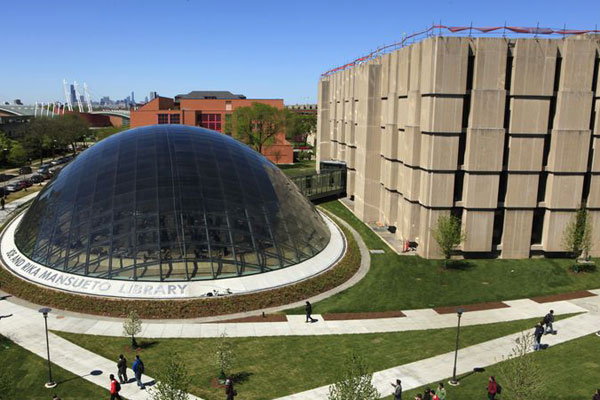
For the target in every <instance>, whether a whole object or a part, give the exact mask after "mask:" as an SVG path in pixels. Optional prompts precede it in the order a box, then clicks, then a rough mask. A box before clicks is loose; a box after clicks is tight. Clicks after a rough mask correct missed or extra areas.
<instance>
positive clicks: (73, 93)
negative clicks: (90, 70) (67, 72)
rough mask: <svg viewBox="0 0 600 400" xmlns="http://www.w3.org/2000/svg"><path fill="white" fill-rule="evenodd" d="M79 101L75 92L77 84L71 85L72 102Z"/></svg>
mask: <svg viewBox="0 0 600 400" xmlns="http://www.w3.org/2000/svg"><path fill="white" fill-rule="evenodd" d="M75 103H77V95H76V94H75V85H73V84H72V85H71V104H75Z"/></svg>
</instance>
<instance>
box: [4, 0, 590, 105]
mask: <svg viewBox="0 0 600 400" xmlns="http://www.w3.org/2000/svg"><path fill="white" fill-rule="evenodd" d="M383 3H386V4H383ZM359 4H360V3H359V2H355V1H350V2H343V3H342V2H339V1H334V2H327V3H326V4H322V3H318V2H313V1H306V2H302V3H291V4H288V3H285V4H282V3H278V2H272V1H263V2H260V3H258V4H252V5H250V4H246V3H244V2H239V1H234V2H232V3H231V4H230V6H229V7H228V9H225V8H222V7H220V6H219V5H217V4H203V3H200V2H198V1H184V0H176V1H173V2H171V3H170V4H169V8H170V9H171V10H173V12H170V13H165V12H164V11H165V10H164V3H161V2H158V1H146V2H144V3H143V7H142V3H140V2H133V1H131V2H112V3H108V4H103V5H102V7H100V6H98V5H88V4H82V3H80V2H74V1H66V2H64V3H61V5H62V6H61V7H60V8H59V7H56V6H55V5H54V4H51V3H48V4H43V3H40V4H38V5H36V7H35V10H36V12H35V13H31V10H30V7H29V6H28V5H25V4H18V3H15V2H11V3H9V4H7V5H5V7H4V9H3V16H4V18H3V20H4V22H5V24H4V30H3V32H4V33H3V35H4V38H5V40H6V41H7V43H11V44H12V45H13V50H11V52H9V53H8V54H6V55H5V61H6V63H5V65H3V67H2V68H3V71H4V74H3V75H2V78H0V101H1V102H4V101H10V102H12V101H13V100H14V99H21V100H22V101H23V103H25V104H32V103H34V102H35V101H38V102H41V101H43V102H49V101H59V100H61V99H62V100H64V99H63V98H64V95H63V93H62V79H64V78H66V79H67V80H68V81H69V82H72V81H73V80H77V81H78V82H87V83H88V86H89V88H90V94H91V96H92V100H94V101H99V100H100V99H101V98H102V97H104V96H108V97H110V98H111V99H122V98H126V97H127V96H128V95H129V94H130V93H131V92H132V91H133V92H137V93H138V94H142V96H141V97H139V98H140V99H142V98H144V96H146V94H147V93H150V91H156V92H158V93H159V94H160V95H163V96H169V97H173V96H175V95H177V94H180V93H187V92H189V91H191V90H230V91H232V92H234V93H244V94H245V95H246V96H248V97H252V98H283V99H284V101H285V103H286V104H294V103H315V102H316V95H317V82H318V79H319V76H320V75H321V73H323V72H325V71H327V70H328V69H330V68H332V67H336V66H338V65H342V64H344V63H346V62H348V61H350V60H352V59H354V58H355V57H357V56H359V55H361V54H365V53H368V52H370V51H371V50H373V49H375V48H377V47H378V46H380V45H383V44H389V43H393V42H395V41H398V40H400V39H401V38H402V35H403V34H410V33H412V32H416V31H419V30H422V29H423V28H425V27H427V26H431V25H432V24H433V23H439V22H442V23H444V24H448V25H466V26H469V24H473V25H478V26H487V25H503V24H504V23H507V24H509V25H514V26H540V27H554V28H562V27H564V26H566V27H570V28H581V29H584V28H587V29H594V28H595V27H596V26H597V25H598V21H597V19H598V17H597V16H598V15H599V13H598V11H600V6H599V5H598V3H597V2H593V1H581V2H577V3H565V2H548V1H545V2H542V1H531V2H527V3H522V2H516V1H508V2H503V3H502V4H496V3H485V4H482V3H481V2H475V1H465V2H460V4H457V3H454V2H434V3H433V4H432V5H430V6H429V7H428V8H429V9H430V10H434V11H433V13H424V12H423V8H422V7H421V6H420V5H419V4H412V3H402V4H401V3H398V2H391V1H389V2H382V3H381V4H379V5H378V6H377V7H376V6H374V7H372V8H371V9H368V10H366V9H365V8H364V7H359ZM231 9H233V10H234V11H235V12H231ZM383 9H385V10H386V12H385V13H382V12H381V10H383ZM516 9H518V10H519V12H518V14H517V13H516V12H515V10H516ZM24 15H27V18H23V16H24ZM91 16H92V17H93V18H91ZM334 16H335V18H334ZM65 26H69V33H68V34H67V35H59V36H60V37H61V38H62V39H61V40H51V41H49V42H48V44H47V45H44V46H41V44H42V41H41V39H42V38H44V37H47V36H48V35H49V34H50V35H51V36H52V34H53V33H59V32H61V30H62V29H63V27H65ZM123 27H127V31H124V30H123V29H122V28H123ZM138 96H139V95H138Z"/></svg>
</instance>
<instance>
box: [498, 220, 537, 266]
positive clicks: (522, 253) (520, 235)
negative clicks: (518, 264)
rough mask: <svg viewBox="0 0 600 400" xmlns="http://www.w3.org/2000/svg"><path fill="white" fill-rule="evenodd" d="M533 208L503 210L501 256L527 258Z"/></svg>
mask: <svg viewBox="0 0 600 400" xmlns="http://www.w3.org/2000/svg"><path fill="white" fill-rule="evenodd" d="M532 224H533V210H511V209H507V210H505V211H504V229H503V234H502V254H501V256H502V258H527V257H529V252H530V247H531V245H530V243H531V229H532Z"/></svg>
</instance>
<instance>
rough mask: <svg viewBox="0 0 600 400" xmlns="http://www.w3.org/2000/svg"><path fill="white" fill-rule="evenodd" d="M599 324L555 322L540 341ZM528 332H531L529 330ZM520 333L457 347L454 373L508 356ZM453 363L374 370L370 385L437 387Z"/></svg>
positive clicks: (304, 397)
mask: <svg viewBox="0 0 600 400" xmlns="http://www.w3.org/2000/svg"><path fill="white" fill-rule="evenodd" d="M599 323H600V318H598V315H593V314H590V313H586V314H583V315H579V316H576V317H572V318H568V319H566V320H561V321H558V322H556V323H555V324H554V328H555V329H556V330H557V331H558V334H557V335H545V336H544V337H543V339H542V343H546V344H549V345H550V346H554V345H557V344H559V343H564V342H567V341H569V340H573V339H577V338H579V337H582V336H585V335H589V334H591V333H594V332H596V331H597V330H598V327H599ZM527 332H529V333H531V330H529V331H527ZM520 335H521V334H520V333H516V334H512V335H508V336H504V337H501V338H498V339H495V340H490V341H487V342H484V343H480V344H477V345H474V346H470V347H466V348H464V349H460V350H459V356H458V365H457V369H456V373H457V375H461V374H465V373H468V372H470V371H473V368H476V367H487V366H489V365H492V364H495V363H497V362H500V361H502V359H503V357H506V356H508V355H509V354H510V352H511V350H512V349H513V348H514V347H515V340H516V339H517V338H518V337H520ZM453 365H454V352H450V353H446V354H442V355H439V356H436V357H431V358H427V359H425V360H420V361H416V362H413V363H410V364H406V365H402V366H398V367H394V368H390V369H386V370H384V371H379V372H376V373H375V374H373V384H374V385H375V387H376V388H377V390H379V392H380V393H381V394H382V395H383V396H389V395H391V394H392V393H393V387H392V386H391V385H390V383H392V382H395V381H396V379H398V378H399V379H401V380H402V387H403V389H404V390H405V391H407V390H410V389H414V388H417V387H420V386H423V385H427V384H432V385H431V386H436V385H435V384H437V382H446V381H447V380H448V378H450V377H451V376H452V366H453ZM328 393H329V386H322V387H319V388H316V389H312V390H308V391H305V392H301V393H296V394H293V395H290V396H285V397H281V398H280V399H279V400H283V399H289V400H313V399H327V394H328Z"/></svg>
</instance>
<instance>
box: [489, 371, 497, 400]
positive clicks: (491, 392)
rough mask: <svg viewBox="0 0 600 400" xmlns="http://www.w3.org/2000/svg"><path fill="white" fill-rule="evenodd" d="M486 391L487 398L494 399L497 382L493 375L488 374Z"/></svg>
mask: <svg viewBox="0 0 600 400" xmlns="http://www.w3.org/2000/svg"><path fill="white" fill-rule="evenodd" d="M487 391H488V399H490V400H495V399H496V393H498V384H497V383H496V378H494V377H493V376H490V378H489V379H488V387H487Z"/></svg>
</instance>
